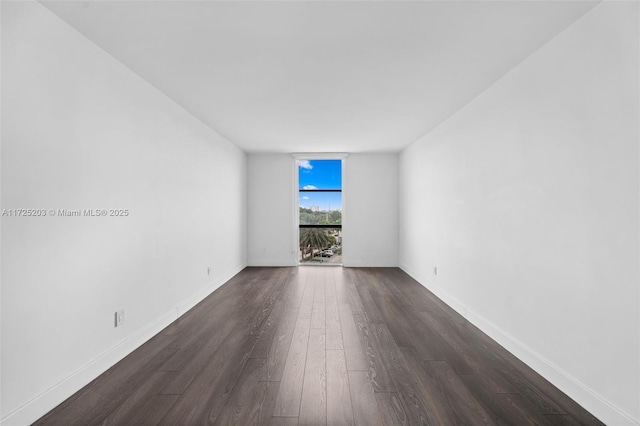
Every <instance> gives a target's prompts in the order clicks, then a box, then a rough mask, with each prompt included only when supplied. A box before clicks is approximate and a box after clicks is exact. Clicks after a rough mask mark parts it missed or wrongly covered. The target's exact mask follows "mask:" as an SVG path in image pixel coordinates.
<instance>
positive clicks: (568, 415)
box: [36, 266, 602, 426]
mask: <svg viewBox="0 0 640 426" xmlns="http://www.w3.org/2000/svg"><path fill="white" fill-rule="evenodd" d="M36 424H38V425H65V426H66V425H111V424H113V425H116V424H121V425H155V424H162V425H202V424H220V425H222V424H224V425H226V424H236V425H252V424H260V425H267V424H272V425H298V424H299V425H323V424H327V425H343V424H345V425H352V424H356V425H508V424H509V425H529V424H537V425H576V424H602V423H600V422H599V421H598V420H597V419H595V418H594V417H593V416H591V415H590V414H589V413H588V412H587V411H586V410H584V409H583V408H581V407H580V406H579V405H578V404H576V403H575V402H574V401H572V400H571V399H570V398H568V397H567V396H566V395H564V394H563V393H562V392H560V391H559V390H558V389H556V388H555V387H554V386H552V385H551V384H549V383H548V382H547V381H546V380H545V379H543V378H542V377H541V376H539V375H538V374H536V373H535V372H533V371H532V370H531V369H530V368H528V367H527V366H526V365H524V364H523V363H522V362H520V361H519V360H518V359H516V358H515V357H514V356H512V355H511V354H510V353H508V352H507V351H505V350H504V349H503V348H502V347H501V346H499V345H498V344H497V343H495V342H494V341H492V340H491V339H490V338H489V337H487V336H486V335H485V334H483V333H482V332H481V331H479V330H478V329H477V328H475V327H474V326H473V325H471V324H470V323H469V322H468V321H466V320H465V319H464V318H462V317H461V316H460V315H458V314H457V313H456V312H454V311H453V310H452V309H451V308H449V307H448V306H447V305H445V304H444V303H442V302H441V301H440V300H439V299H438V298H436V297H435V296H434V295H433V294H432V293H430V292H429V291H427V290H426V289H424V288H423V287H422V286H421V285H420V284H418V283H417V282H416V281H414V280H413V279H411V278H410V277H409V276H407V275H406V274H405V273H404V272H402V271H401V270H399V269H396V268H357V269H356V268H354V269H349V268H344V269H343V268H341V267H313V266H306V267H300V268H247V269H245V270H244V271H242V272H241V273H240V274H238V275H237V276H235V277H234V278H233V279H231V280H230V281H229V282H228V283H226V284H225V285H224V286H222V287H221V288H219V289H218V290H217V291H215V292H214V293H213V294H212V295H210V296H209V297H207V298H206V299H205V300H204V301H203V302H202V303H200V304H199V305H198V306H196V307H195V308H194V309H192V310H191V311H189V312H188V313H187V314H185V315H184V316H183V317H181V318H180V319H178V320H177V321H176V322H174V323H173V324H171V325H170V326H169V327H167V328H166V329H164V330H163V331H162V332H161V333H159V334H158V335H156V336H155V337H154V338H153V339H151V340H150V341H149V342H147V343H146V344H144V345H143V346H142V347H140V348H139V349H138V350H136V351H135V352H133V353H132V354H130V355H129V356H128V357H126V358H125V359H124V360H122V361H121V362H120V363H118V364H117V365H115V366H114V367H112V368H111V369H109V370H108V371H107V372H105V373H104V374H102V375H101V376H100V377H98V378H97V379H95V380H94V381H93V382H92V383H90V384H89V385H87V386H86V387H85V388H83V389H82V390H80V391H79V392H77V393H76V394H75V395H73V396H72V397H71V398H69V399H68V400H66V401H65V402H63V403H62V404H60V405H59V406H58V407H57V408H55V409H54V410H53V411H51V412H50V413H48V414H47V415H45V416H44V417H42V418H41V419H40V420H39V421H38V422H36Z"/></svg>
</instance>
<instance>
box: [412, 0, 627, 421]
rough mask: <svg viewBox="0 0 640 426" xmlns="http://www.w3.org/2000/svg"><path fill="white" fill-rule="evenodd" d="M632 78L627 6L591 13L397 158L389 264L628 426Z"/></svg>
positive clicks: (608, 5) (602, 414)
mask: <svg viewBox="0 0 640 426" xmlns="http://www.w3.org/2000/svg"><path fill="white" fill-rule="evenodd" d="M638 75H639V69H638V3H637V2H603V3H601V4H600V5H598V6H597V7H596V8H595V9H593V10H592V11H591V12H589V13H588V14H587V15H585V16H584V17H583V18H581V20H579V21H578V22H577V23H575V24H574V25H572V26H571V27H569V28H568V29H567V30H565V31H564V32H563V33H561V34H560V35H559V36H558V37H556V38H555V39H554V40H552V41H551V42H549V43H548V44H547V45H545V46H544V47H543V48H541V49H540V50H539V51H538V52H536V53H535V54H533V55H532V56H531V57H529V58H528V59H527V60H525V61H524V62H523V63H521V64H520V65H519V66H518V67H516V68H515V69H514V70H512V71H511V72H510V73H509V74H507V75H506V76H505V77H504V78H503V79H501V80H500V81H499V82H498V83H496V84H495V85H494V86H492V87H491V88H489V89H488V90H486V91H485V92H484V93H482V94H481V95H480V96H479V97H478V98H476V99H475V100H474V101H472V102H471V103H470V104H468V105H467V106H466V107H465V108H464V109H462V110H461V111H459V112H458V113H457V114H456V115H454V116H453V117H451V118H450V119H449V120H448V121H446V122H445V123H443V124H442V125H441V126H439V127H438V128H437V129H436V130H434V131H433V132H431V133H430V134H428V135H427V136H426V137H424V138H423V139H421V140H420V141H419V142H417V143H415V144H414V145H412V146H410V147H409V148H407V149H406V150H405V151H403V152H402V154H401V160H400V189H401V193H400V223H401V226H400V243H401V244H400V265H401V267H402V268H403V269H404V270H405V271H407V272H408V273H410V274H411V275H413V276H414V277H415V278H416V279H418V280H419V281H420V282H421V283H423V284H424V285H425V286H426V287H428V288H429V289H431V290H433V291H434V292H435V293H436V294H437V295H439V296H440V297H441V298H443V299H444V300H445V301H446V302H448V303H450V304H451V305H452V306H453V307H454V308H456V309H458V310H459V311H460V312H461V313H463V314H465V315H467V317H468V318H470V319H471V321H472V322H474V323H476V324H477V325H478V326H479V327H480V328H482V329H483V330H485V331H486V332H488V333H489V334H490V335H491V336H492V337H494V338H495V339H496V340H498V341H499V342H500V343H502V344H503V345H504V346H505V347H506V348H507V349H509V350H510V351H512V352H513V353H515V354H516V355H517V356H519V357H520V358H521V359H523V360H524V361H525V362H527V363H528V364H529V365H531V366H533V367H534V368H535V369H536V370H538V371H539V372H541V373H542V374H543V375H544V376H546V377H547V378H548V379H550V380H551V381H552V382H553V383H555V384H556V385H557V386H559V387H560V388H561V389H563V390H564V391H565V392H567V393H568V394H569V395H570V396H572V397H573V398H574V399H575V400H577V401H578V402H579V403H581V404H582V405H583V406H584V407H586V408H587V409H588V410H590V411H591V412H592V413H593V414H594V415H596V416H598V417H599V418H600V419H601V420H603V421H605V422H606V423H607V424H611V425H623V424H640V411H639V401H640V389H639V387H640V371H639V368H640V365H639V364H640V363H639V361H638V360H639V359H640V352H639V347H640V345H639V336H640V330H639V327H640V326H639V324H640V317H639V299H640V297H639V296H640V295H639V284H638V283H639V282H640V276H639V271H638V269H639V262H638V259H639V257H638V256H639V251H638V239H639V234H638V232H639V226H638V225H639V211H638V205H639V204H638V202H639V199H638V196H639V189H640V188H639V182H638V179H639V173H638V171H639V162H638V160H639V150H638V140H639V131H638V118H639V108H638V94H639V92H638ZM436 266H437V267H438V274H437V275H434V273H433V268H434V267H436Z"/></svg>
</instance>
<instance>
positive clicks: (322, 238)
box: [300, 228, 329, 257]
mask: <svg viewBox="0 0 640 426" xmlns="http://www.w3.org/2000/svg"><path fill="white" fill-rule="evenodd" d="M327 244H329V238H328V237H327V233H326V232H325V230H324V229H321V228H301V229H300V248H301V249H303V248H311V257H313V249H314V248H317V249H322V248H323V247H326V246H327Z"/></svg>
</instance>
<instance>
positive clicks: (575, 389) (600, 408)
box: [400, 264, 640, 426]
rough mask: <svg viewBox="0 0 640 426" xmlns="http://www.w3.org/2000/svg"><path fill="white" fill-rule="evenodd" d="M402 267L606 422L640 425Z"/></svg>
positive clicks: (506, 334) (625, 425)
mask: <svg viewBox="0 0 640 426" xmlns="http://www.w3.org/2000/svg"><path fill="white" fill-rule="evenodd" d="M400 269H402V270H403V271H404V272H406V273H407V274H408V275H410V276H411V277H412V278H413V279H415V280H416V281H417V282H419V283H420V284H421V285H422V286H424V287H425V288H426V289H428V290H429V291H431V292H432V293H433V294H435V295H436V296H437V297H438V298H439V299H440V300H442V301H443V302H444V303H446V304H447V305H449V306H450V307H451V308H452V309H454V310H455V311H456V312H458V313H459V314H460V315H462V316H463V317H465V318H466V319H467V320H469V322H471V323H472V324H473V325H475V326H476V327H478V328H479V329H480V330H482V331H483V332H484V333H486V334H487V335H488V336H489V337H491V338H492V339H493V340H495V341H496V342H498V343H499V344H500V345H501V346H502V347H504V348H505V349H506V350H508V351H509V352H511V353H512V354H513V355H515V356H516V357H517V358H518V359H520V360H521V361H522V362H524V363H525V364H527V365H528V366H529V367H531V368H532V369H533V370H534V371H536V372H537V373H538V374H540V375H541V376H542V377H544V378H545V379H547V380H548V381H549V382H551V383H552V384H553V385H554V386H556V387H557V388H558V389H560V390H561V391H562V392H564V393H565V394H567V395H568V396H569V397H570V398H572V399H573V400H574V401H576V402H577V403H578V404H580V405H581V406H582V407H584V408H585V409H586V410H588V411H589V412H590V413H591V414H593V415H594V416H596V417H597V418H598V419H600V420H601V421H602V422H604V423H605V424H607V425H611V426H640V420H637V419H633V418H632V417H631V416H630V415H629V414H627V413H625V412H624V411H623V410H621V409H619V408H618V407H616V406H614V405H613V404H611V403H610V402H608V401H607V400H606V399H605V398H603V397H602V396H600V395H598V393H596V392H595V391H593V390H592V389H590V388H589V387H587V386H586V385H584V384H583V383H582V382H580V381H579V380H577V379H576V378H574V377H572V376H571V375H570V374H568V373H567V372H565V371H564V370H563V369H561V368H560V367H558V366H557V365H555V364H554V363H552V362H551V361H549V360H547V359H546V358H544V357H543V356H541V355H540V354H538V353H537V352H536V351H534V350H533V349H531V348H529V347H528V346H527V345H525V344H524V343H522V342H521V341H519V340H518V339H517V338H515V337H513V336H511V335H510V334H509V333H507V332H505V331H504V330H502V329H501V328H500V327H498V326H496V325H495V324H493V323H492V322H491V321H488V320H487V319H486V318H484V317H483V316H482V315H479V314H477V313H475V312H473V311H471V310H469V309H468V307H467V306H466V305H464V304H463V303H461V302H460V301H459V300H457V299H456V298H455V297H453V296H451V295H450V294H448V293H447V292H446V291H444V290H442V289H441V288H438V287H437V286H435V285H429V284H430V281H429V280H427V279H422V278H421V277H420V276H419V275H418V274H416V273H415V272H414V271H412V270H411V268H409V267H407V265H405V264H401V265H400Z"/></svg>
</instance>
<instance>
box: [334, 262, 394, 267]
mask: <svg viewBox="0 0 640 426" xmlns="http://www.w3.org/2000/svg"><path fill="white" fill-rule="evenodd" d="M343 265H344V267H345V268H397V267H398V264H397V263H385V262H372V261H370V260H354V261H351V260H347V261H346V262H343Z"/></svg>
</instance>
